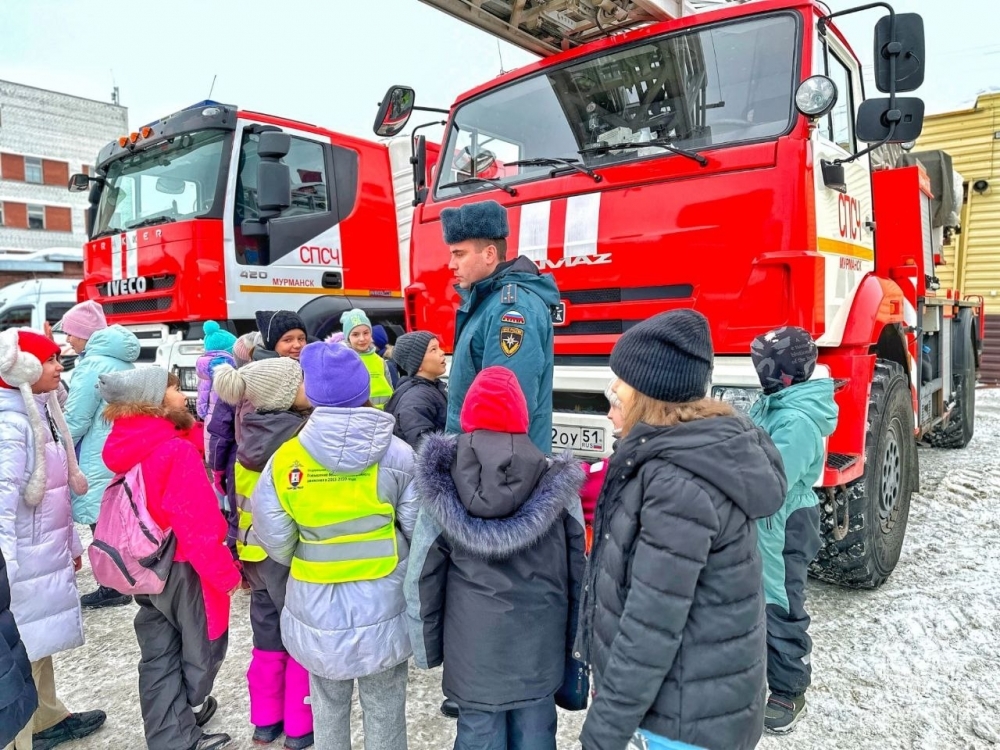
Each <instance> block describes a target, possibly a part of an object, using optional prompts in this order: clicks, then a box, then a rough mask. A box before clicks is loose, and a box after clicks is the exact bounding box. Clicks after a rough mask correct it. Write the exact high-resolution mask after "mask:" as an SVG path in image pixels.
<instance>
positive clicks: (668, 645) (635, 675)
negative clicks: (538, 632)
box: [574, 310, 785, 750]
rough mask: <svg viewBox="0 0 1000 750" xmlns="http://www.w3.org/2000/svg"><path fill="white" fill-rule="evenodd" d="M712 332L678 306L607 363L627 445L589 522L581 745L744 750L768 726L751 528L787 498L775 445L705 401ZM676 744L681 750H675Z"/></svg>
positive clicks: (627, 339)
mask: <svg viewBox="0 0 1000 750" xmlns="http://www.w3.org/2000/svg"><path fill="white" fill-rule="evenodd" d="M712 362H713V352H712V342H711V337H710V334H709V329H708V321H707V320H706V319H705V317H704V316H703V315H701V314H700V313H697V312H695V311H693V310H672V311H670V312H666V313H662V314H660V315H657V316H655V317H653V318H650V319H648V320H645V321H643V322H642V323H639V324H638V325H636V326H634V327H632V328H630V329H629V330H628V331H626V332H625V333H624V334H623V335H622V336H621V338H619V340H618V342H617V343H616V344H615V347H614V349H613V351H612V353H611V369H612V371H613V372H614V373H615V375H617V376H618V378H619V380H618V381H617V382H616V383H615V385H614V386H613V387H614V390H615V395H617V396H618V398H619V399H620V400H621V408H622V414H623V416H624V424H623V428H622V439H621V441H620V442H619V443H618V445H617V448H616V450H615V454H614V456H612V457H611V460H610V462H609V465H608V476H607V481H606V482H605V484H604V489H603V491H602V493H601V499H600V501H599V502H598V504H597V512H596V516H595V518H594V548H593V550H592V552H591V557H590V562H589V564H588V568H587V576H586V578H585V584H586V585H585V587H584V593H583V604H582V606H581V609H580V620H581V628H580V633H579V635H578V636H577V642H576V646H575V649H574V654H575V655H576V657H577V658H579V659H584V660H587V661H589V663H590V665H591V668H592V670H593V672H592V674H593V682H594V685H593V687H594V690H595V693H594V700H593V703H592V704H591V706H590V710H589V712H588V714H587V719H586V721H585V722H584V724H583V732H582V734H581V736H580V741H581V743H582V745H583V748H584V750H607V749H608V748H624V747H625V746H626V745H627V744H628V743H629V741H630V739H631V738H632V737H633V736H634V735H635V734H636V733H637V732H638V734H639V735H640V738H637V742H638V743H639V744H640V746H641V747H645V746H646V745H645V744H642V743H648V745H649V746H650V747H656V748H678V747H682V746H683V747H687V746H689V745H694V746H696V747H702V748H709V750H750V749H751V748H753V747H755V746H756V745H757V741H758V740H759V739H760V736H761V732H762V729H763V724H764V716H763V714H764V678H765V668H764V662H763V655H764V649H765V627H764V606H763V592H762V591H761V562H760V553H759V552H758V550H757V533H756V523H755V522H756V520H757V519H758V518H763V517H765V516H768V515H771V514H772V513H774V512H775V511H776V510H777V509H778V507H779V505H780V503H781V498H782V497H783V496H784V492H785V477H784V473H783V472H782V469H781V458H780V456H779V454H778V451H777V450H776V449H775V447H774V445H773V444H772V443H771V441H770V439H769V438H768V437H767V435H765V434H764V433H763V432H761V431H760V430H758V429H757V428H755V427H754V426H753V425H752V424H751V423H750V422H749V420H746V419H745V418H743V419H741V418H739V417H738V416H737V415H736V413H735V412H734V411H733V409H732V408H731V407H730V406H728V405H726V404H723V403H722V402H720V401H716V400H713V399H709V398H706V394H707V390H708V383H709V378H710V375H711V370H712ZM678 743H684V744H683V745H680V744H678Z"/></svg>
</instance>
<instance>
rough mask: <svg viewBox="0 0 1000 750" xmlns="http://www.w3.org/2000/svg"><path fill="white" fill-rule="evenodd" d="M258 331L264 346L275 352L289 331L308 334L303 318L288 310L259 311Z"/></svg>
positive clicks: (257, 315)
mask: <svg viewBox="0 0 1000 750" xmlns="http://www.w3.org/2000/svg"><path fill="white" fill-rule="evenodd" d="M256 317H257V330H258V331H260V335H261V338H263V339H264V346H265V347H267V348H268V349H270V350H271V351H272V352H273V351H274V347H275V346H277V344H278V342H279V341H281V337H282V336H284V335H285V334H286V333H288V332H289V331H294V330H296V329H298V330H300V331H302V333H305V332H306V324H305V323H303V322H302V318H300V317H299V316H298V315H296V314H295V313H293V312H289V311H288V310H278V311H277V312H275V311H272V310H258V311H257V314H256Z"/></svg>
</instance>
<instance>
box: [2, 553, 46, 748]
mask: <svg viewBox="0 0 1000 750" xmlns="http://www.w3.org/2000/svg"><path fill="white" fill-rule="evenodd" d="M0 675H3V679H2V680H0V745H3V746H4V747H7V745H8V744H10V743H12V742H13V741H14V738H15V737H16V736H17V735H18V734H19V733H20V732H21V730H22V729H24V727H25V726H27V724H28V722H29V721H31V716H32V714H34V713H35V709H36V708H38V691H37V690H36V689H35V681H34V680H33V679H31V662H30V661H29V660H28V652H27V651H25V650H24V643H23V642H22V641H21V634H20V633H19V632H18V630H17V623H16V622H14V615H13V614H11V611H10V582H9V580H8V579H7V562H6V561H5V560H4V558H3V551H2V550H0Z"/></svg>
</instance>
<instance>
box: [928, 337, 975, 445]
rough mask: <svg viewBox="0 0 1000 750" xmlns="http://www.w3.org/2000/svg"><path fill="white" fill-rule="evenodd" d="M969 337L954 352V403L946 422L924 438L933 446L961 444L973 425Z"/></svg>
mask: <svg viewBox="0 0 1000 750" xmlns="http://www.w3.org/2000/svg"><path fill="white" fill-rule="evenodd" d="M972 347H973V344H972V339H971V338H969V339H967V340H966V341H965V343H964V346H962V348H961V350H960V351H959V352H958V353H957V356H955V359H954V361H953V362H952V367H954V368H955V376H954V377H955V406H954V408H953V409H952V411H951V416H950V417H949V418H948V424H946V425H944V426H938V427H936V428H934V430H932V431H931V432H929V433H928V434H927V435H926V437H925V440H926V441H927V443H928V444H930V445H931V446H932V447H934V448H964V447H965V446H967V445H968V444H969V441H970V440H972V434H973V432H975V429H976V355H975V352H973V351H972Z"/></svg>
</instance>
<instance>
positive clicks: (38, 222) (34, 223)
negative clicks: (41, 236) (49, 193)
mask: <svg viewBox="0 0 1000 750" xmlns="http://www.w3.org/2000/svg"><path fill="white" fill-rule="evenodd" d="M28 229H45V206H32V205H29V206H28Z"/></svg>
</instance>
